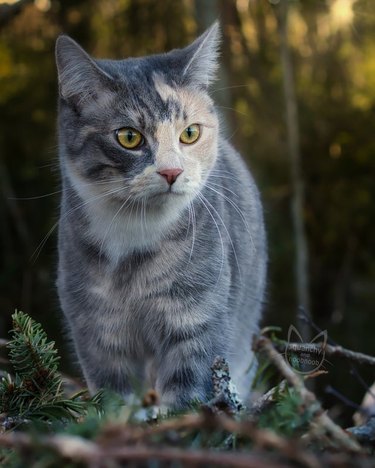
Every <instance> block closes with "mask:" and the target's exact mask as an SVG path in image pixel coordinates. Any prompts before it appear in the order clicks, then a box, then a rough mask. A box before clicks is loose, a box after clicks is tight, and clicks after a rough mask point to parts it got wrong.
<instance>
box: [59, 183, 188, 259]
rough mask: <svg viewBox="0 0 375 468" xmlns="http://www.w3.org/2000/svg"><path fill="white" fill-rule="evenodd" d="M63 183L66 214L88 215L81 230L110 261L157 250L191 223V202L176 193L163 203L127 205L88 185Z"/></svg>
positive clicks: (73, 215)
mask: <svg viewBox="0 0 375 468" xmlns="http://www.w3.org/2000/svg"><path fill="white" fill-rule="evenodd" d="M64 186H65V188H64V196H65V197H66V214H69V213H71V214H72V219H74V217H75V216H77V215H79V214H81V215H82V216H84V217H85V218H86V220H87V232H84V233H82V234H83V235H85V237H87V238H88V239H90V241H91V242H94V243H95V244H96V245H97V247H98V249H99V251H100V255H104V256H105V257H106V258H107V259H108V260H109V262H110V264H114V265H116V264H117V263H118V262H119V260H120V259H121V258H123V257H125V256H128V255H131V254H132V253H133V252H149V251H153V250H156V249H158V248H160V246H161V243H162V242H163V241H165V239H167V238H168V237H170V236H171V235H172V234H173V233H174V232H176V231H177V230H181V229H182V230H186V229H187V227H188V216H185V212H186V211H187V210H188V204H187V203H186V201H185V202H184V203H182V202H181V203H179V202H178V201H179V200H176V198H175V197H173V196H171V197H170V198H168V196H167V197H166V198H165V199H164V201H163V203H162V204H160V205H156V204H152V205H146V204H145V203H141V202H139V203H138V204H137V203H134V204H132V205H131V206H125V204H123V203H122V202H121V201H119V200H111V199H109V198H108V197H101V196H100V195H98V194H96V193H95V192H90V188H89V187H88V186H77V184H72V183H71V181H69V180H66V181H65V184H64ZM185 225H186V226H185Z"/></svg>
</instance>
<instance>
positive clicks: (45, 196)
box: [8, 190, 62, 201]
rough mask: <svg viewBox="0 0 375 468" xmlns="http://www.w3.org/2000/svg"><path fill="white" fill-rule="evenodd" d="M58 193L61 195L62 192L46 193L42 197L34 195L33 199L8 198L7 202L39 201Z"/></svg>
mask: <svg viewBox="0 0 375 468" xmlns="http://www.w3.org/2000/svg"><path fill="white" fill-rule="evenodd" d="M58 193H62V190H57V191H56V192H51V193H46V194H44V195H36V196H34V197H9V198H8V200H18V201H26V200H27V201H29V200H40V199H41V198H47V197H52V196H53V195H57V194H58Z"/></svg>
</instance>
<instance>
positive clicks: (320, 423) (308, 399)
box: [255, 336, 361, 452]
mask: <svg viewBox="0 0 375 468" xmlns="http://www.w3.org/2000/svg"><path fill="white" fill-rule="evenodd" d="M255 349H256V350H258V351H261V352H264V353H265V354H266V355H267V356H268V358H269V359H270V361H271V362H272V363H273V364H274V365H275V367H276V368H277V369H278V371H279V372H280V374H281V375H283V376H284V377H285V379H286V381H287V382H288V383H289V384H290V385H292V386H293V387H294V388H295V390H296V392H297V393H298V395H299V396H300V398H301V400H302V402H303V404H304V405H305V406H306V407H310V408H311V409H312V410H313V411H312V414H313V419H312V421H311V422H310V425H311V426H312V427H314V426H316V427H318V428H322V429H324V432H328V434H331V435H332V437H333V439H334V441H335V442H336V443H337V445H338V446H339V447H340V448H342V449H345V450H349V451H354V452H359V451H360V450H361V448H360V446H359V445H358V443H357V442H356V441H355V440H353V439H351V438H350V436H349V435H348V434H347V433H346V432H344V431H343V429H342V428H341V427H340V426H338V425H337V424H335V423H334V422H333V421H332V419H330V418H329V417H328V416H327V414H326V413H325V412H324V410H323V408H322V407H321V404H320V402H319V401H318V400H317V399H316V397H315V395H314V394H313V393H312V392H310V391H309V390H307V388H306V387H305V385H304V383H303V379H302V378H301V377H300V376H299V375H297V374H296V373H295V372H294V371H293V370H292V369H291V368H290V367H289V366H288V364H287V363H286V362H285V360H284V359H283V357H282V356H281V355H280V354H279V353H278V352H277V350H276V349H275V348H274V346H273V344H272V342H271V341H270V340H269V339H268V338H266V337H265V336H261V337H260V338H258V340H256V342H255Z"/></svg>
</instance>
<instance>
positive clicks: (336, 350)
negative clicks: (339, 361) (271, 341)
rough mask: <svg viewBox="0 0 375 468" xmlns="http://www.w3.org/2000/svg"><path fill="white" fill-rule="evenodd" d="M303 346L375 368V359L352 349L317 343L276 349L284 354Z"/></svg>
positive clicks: (283, 346) (284, 345)
mask: <svg viewBox="0 0 375 468" xmlns="http://www.w3.org/2000/svg"><path fill="white" fill-rule="evenodd" d="M303 346H306V347H308V348H309V350H311V351H314V352H315V351H316V352H321V351H322V350H323V351H324V352H325V354H326V355H328V356H337V357H341V358H347V359H350V360H352V361H356V362H359V363H361V364H368V365H370V366H375V357H374V356H369V355H368V354H363V353H358V352H356V351H352V350H350V349H346V348H343V347H342V346H333V345H329V344H326V345H325V346H324V347H322V345H321V344H316V343H288V342H283V343H281V344H280V345H279V344H277V345H276V347H277V348H279V347H280V351H281V352H284V351H286V350H287V349H288V348H290V349H301V348H302V347H303Z"/></svg>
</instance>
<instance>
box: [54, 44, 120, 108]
mask: <svg viewBox="0 0 375 468" xmlns="http://www.w3.org/2000/svg"><path fill="white" fill-rule="evenodd" d="M56 65H57V72H58V79H59V92H60V96H61V97H62V98H63V99H65V100H66V101H67V102H72V103H74V104H75V105H77V104H80V103H82V102H85V101H87V100H90V99H92V98H94V99H95V97H96V96H97V95H98V94H99V92H100V90H101V89H102V88H103V85H105V84H109V82H110V81H112V77H111V76H110V75H108V74H107V73H105V72H104V71H103V70H102V69H101V68H99V67H98V65H97V64H96V63H95V61H94V60H93V59H92V58H91V57H90V56H89V55H88V54H87V53H86V52H85V51H84V50H83V49H82V47H81V46H80V45H78V44H77V43H76V42H75V41H74V40H73V39H72V38H70V37H69V36H65V35H62V36H59V37H58V38H57V41H56Z"/></svg>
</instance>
